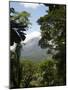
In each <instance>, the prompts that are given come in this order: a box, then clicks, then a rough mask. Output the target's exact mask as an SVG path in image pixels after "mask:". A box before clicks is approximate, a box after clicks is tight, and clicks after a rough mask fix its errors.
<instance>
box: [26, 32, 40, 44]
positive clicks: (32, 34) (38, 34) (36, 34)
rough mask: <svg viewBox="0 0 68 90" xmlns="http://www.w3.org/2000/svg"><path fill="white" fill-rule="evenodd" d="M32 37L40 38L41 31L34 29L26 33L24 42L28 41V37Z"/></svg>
mask: <svg viewBox="0 0 68 90" xmlns="http://www.w3.org/2000/svg"><path fill="white" fill-rule="evenodd" d="M34 37H39V38H40V37H41V33H40V32H38V31H34V32H32V33H30V34H28V35H26V39H25V41H24V43H26V42H27V41H29V40H30V39H32V38H34Z"/></svg>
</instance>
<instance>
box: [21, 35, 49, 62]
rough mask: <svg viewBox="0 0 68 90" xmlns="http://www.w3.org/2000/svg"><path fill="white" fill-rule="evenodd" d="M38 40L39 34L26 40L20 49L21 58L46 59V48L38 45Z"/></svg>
mask: <svg viewBox="0 0 68 90" xmlns="http://www.w3.org/2000/svg"><path fill="white" fill-rule="evenodd" d="M39 40H40V37H39V36H38V37H33V38H32V39H30V40H28V41H27V42H26V43H25V45H24V46H23V47H22V49H21V58H23V59H28V60H35V61H39V60H44V59H47V58H48V56H49V55H47V53H46V51H47V49H42V48H41V47H40V46H39V45H38V42H39Z"/></svg>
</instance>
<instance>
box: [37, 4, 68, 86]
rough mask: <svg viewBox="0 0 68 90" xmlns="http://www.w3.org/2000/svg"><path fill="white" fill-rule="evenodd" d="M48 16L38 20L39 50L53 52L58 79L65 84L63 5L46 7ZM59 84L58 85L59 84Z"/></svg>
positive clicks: (64, 17)
mask: <svg viewBox="0 0 68 90" xmlns="http://www.w3.org/2000/svg"><path fill="white" fill-rule="evenodd" d="M46 6H48V7H49V10H48V14H47V15H44V16H42V17H40V18H39V19H38V21H37V22H38V24H39V25H40V29H41V35H42V38H41V39H40V41H39V45H40V46H41V48H48V53H52V51H53V50H54V51H55V52H56V53H54V52H53V53H52V54H53V58H54V59H55V60H56V61H57V69H58V79H60V82H61V83H62V84H63V85H64V84H65V83H66V41H65V40H66V7H65V5H53V4H51V5H46ZM61 83H60V84H61Z"/></svg>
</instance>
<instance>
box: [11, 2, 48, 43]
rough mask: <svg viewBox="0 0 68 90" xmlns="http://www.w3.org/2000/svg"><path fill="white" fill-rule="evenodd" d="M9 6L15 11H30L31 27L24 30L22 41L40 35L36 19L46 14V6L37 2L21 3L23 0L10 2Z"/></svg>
mask: <svg viewBox="0 0 68 90" xmlns="http://www.w3.org/2000/svg"><path fill="white" fill-rule="evenodd" d="M10 7H13V8H14V9H15V11H17V12H21V11H27V12H28V13H30V15H31V16H30V22H31V23H32V25H31V28H29V29H28V30H27V31H26V34H27V35H26V39H25V41H24V42H27V41H28V40H29V39H32V38H33V37H37V36H40V26H39V25H38V24H37V20H38V19H39V18H40V17H41V16H44V15H45V14H47V12H46V11H47V10H48V7H46V6H44V5H43V4H38V3H23V2H10Z"/></svg>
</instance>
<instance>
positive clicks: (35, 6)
mask: <svg viewBox="0 0 68 90" xmlns="http://www.w3.org/2000/svg"><path fill="white" fill-rule="evenodd" d="M20 5H24V7H25V8H33V9H36V8H37V7H38V6H39V4H36V3H35V4H34V3H20Z"/></svg>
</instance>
